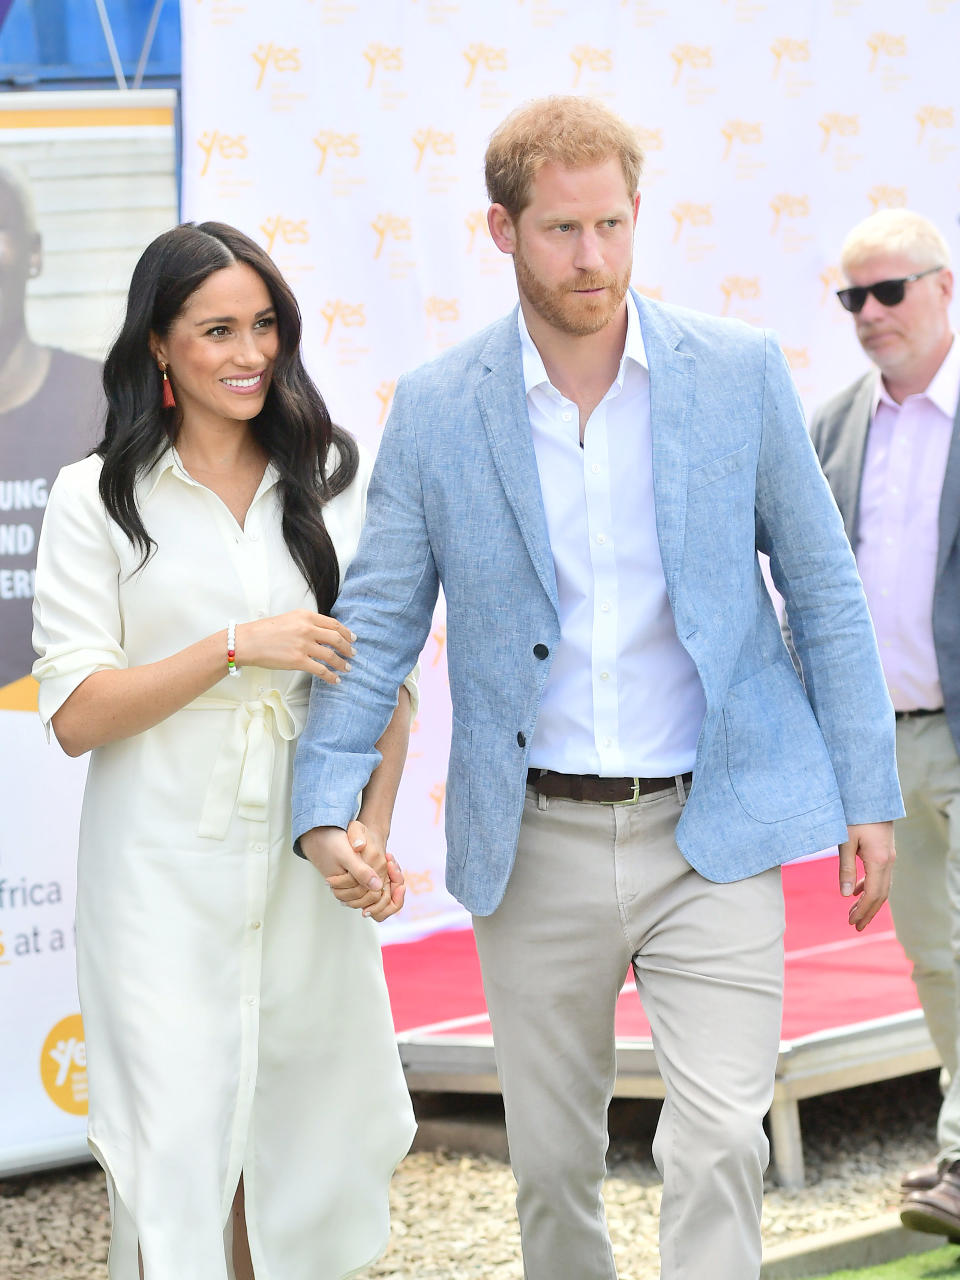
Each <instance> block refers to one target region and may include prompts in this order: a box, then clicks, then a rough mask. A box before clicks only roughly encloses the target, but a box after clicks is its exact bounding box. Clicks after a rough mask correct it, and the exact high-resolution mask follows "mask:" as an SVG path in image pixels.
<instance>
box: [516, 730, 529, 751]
mask: <svg viewBox="0 0 960 1280" xmlns="http://www.w3.org/2000/svg"><path fill="white" fill-rule="evenodd" d="M526 745H527V735H526V734H525V733H524V732H523V730H522V729H521V730H520V732H519V733H518V734H517V746H518V747H525V746H526Z"/></svg>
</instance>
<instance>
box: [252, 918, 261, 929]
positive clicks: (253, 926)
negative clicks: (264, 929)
mask: <svg viewBox="0 0 960 1280" xmlns="http://www.w3.org/2000/svg"><path fill="white" fill-rule="evenodd" d="M250 928H251V929H259V928H260V921H259V920H254V922H253V923H252V924H251V926H250Z"/></svg>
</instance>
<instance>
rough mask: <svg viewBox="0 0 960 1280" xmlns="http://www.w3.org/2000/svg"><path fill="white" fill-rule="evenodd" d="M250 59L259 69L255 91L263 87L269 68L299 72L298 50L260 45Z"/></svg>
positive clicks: (272, 45)
mask: <svg viewBox="0 0 960 1280" xmlns="http://www.w3.org/2000/svg"><path fill="white" fill-rule="evenodd" d="M251 57H252V58H253V60H254V62H255V63H256V64H257V66H258V67H259V68H260V71H259V74H258V75H257V83H256V85H255V88H257V89H259V88H260V87H261V86H262V85H263V81H264V77H265V76H266V74H267V71H268V70H269V69H270V67H273V69H274V71H299V70H300V65H301V64H300V50H299V49H281V48H279V47H278V46H277V45H275V44H261V45H258V46H257V48H256V49H255V50H254V51H253V53H252V54H251Z"/></svg>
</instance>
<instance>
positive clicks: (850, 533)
mask: <svg viewBox="0 0 960 1280" xmlns="http://www.w3.org/2000/svg"><path fill="white" fill-rule="evenodd" d="M875 390H876V379H875V377H874V376H873V374H868V375H867V376H866V377H865V378H863V379H861V381H860V382H859V383H858V384H857V387H856V390H855V391H854V394H853V399H852V400H851V401H850V407H849V409H847V411H846V412H845V413H844V414H843V415H842V417H841V418H840V420H839V421H838V428H839V431H840V435H839V438H838V441H837V453H836V454H835V461H834V462H833V463H832V464H831V465H830V467H829V471H828V475H829V478H830V487H831V489H832V490H833V497H834V501H835V502H836V504H837V507H838V508H839V510H840V514H841V516H842V517H843V527H844V529H845V530H846V534H847V538H848V539H849V541H850V545H851V546H852V547H855V546H856V545H857V542H856V539H857V521H858V519H859V514H860V481H861V479H862V477H863V458H864V454H865V453H866V450H867V433H868V432H869V430H870V419H871V416H872V413H873V396H874V392H875Z"/></svg>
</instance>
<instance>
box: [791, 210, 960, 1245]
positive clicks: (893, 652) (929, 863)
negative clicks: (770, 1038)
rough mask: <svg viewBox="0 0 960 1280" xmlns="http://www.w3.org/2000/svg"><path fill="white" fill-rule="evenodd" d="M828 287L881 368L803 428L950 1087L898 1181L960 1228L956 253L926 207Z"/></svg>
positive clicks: (900, 891)
mask: <svg viewBox="0 0 960 1280" xmlns="http://www.w3.org/2000/svg"><path fill="white" fill-rule="evenodd" d="M841 264H842V267H843V271H844V274H845V276H846V277H847V280H848V282H849V283H848V285H847V287H846V288H844V289H840V290H839V291H838V293H837V297H838V298H839V300H840V303H841V304H842V306H844V307H845V308H846V309H847V311H849V312H851V313H852V315H853V322H854V325H855V326H856V331H857V337H858V338H859V340H860V344H861V346H862V347H863V349H864V351H865V352H866V353H867V355H868V356H869V357H870V359H871V360H872V361H873V363H874V364H875V365H876V366H877V368H876V370H872V371H871V372H870V373H867V374H865V375H864V376H863V377H862V378H860V379H859V380H858V381H857V382H855V383H853V385H852V386H850V387H847V388H846V390H844V391H841V392H840V394H839V395H837V396H835V397H834V399H833V400H831V401H830V402H829V403H828V404H826V405H825V406H824V407H823V408H822V409H821V410H820V411H819V412H818V413H816V414H815V415H814V418H813V422H812V424H811V435H812V437H813V442H814V445H815V447H816V449H817V453H818V454H819V456H820V462H821V465H822V466H823V470H824V472H825V474H826V476H827V479H828V480H829V481H830V484H831V487H832V488H833V492H834V496H835V497H836V500H837V505H838V506H839V508H840V511H841V514H842V515H843V518H844V524H845V526H846V530H847V534H848V536H849V538H850V541H851V543H852V544H853V547H854V550H855V552H856V555H857V565H858V567H859V570H860V575H861V578H862V579H863V585H864V590H865V592H866V596H867V603H868V605H869V607H870V612H871V614H872V616H873V621H874V626H875V628H876V632H877V639H878V640H879V642H880V655H881V659H882V662H883V667H884V673H885V675H886V678H887V685H888V688H889V691H890V696H891V699H892V701H893V705H894V708H895V709H896V715H897V761H898V767H899V771H900V782H901V786H902V789H903V799H904V804H905V805H906V810H907V816H906V817H905V818H903V819H902V820H901V821H900V822H899V823H898V824H897V829H896V844H897V853H898V865H897V874H896V876H895V877H894V885H893V888H892V890H891V894H890V905H891V908H892V910H893V918H894V923H895V925H896V930H897V936H898V938H899V939H900V942H901V943H902V945H903V948H904V950H905V951H906V953H907V955H908V957H909V958H910V960H911V962H912V964H913V979H914V982H915V983H916V986H917V993H918V995H919V997H920V1002H921V1004H922V1005H923V1011H924V1014H925V1016H926V1020H927V1025H928V1026H929V1028H930V1034H931V1036H932V1038H933V1041H934V1043H935V1045H936V1047H937V1050H938V1052H939V1053H940V1055H941V1057H942V1059H943V1063H944V1066H945V1068H946V1071H947V1073H948V1074H949V1076H950V1079H951V1084H950V1088H949V1090H948V1092H947V1094H946V1097H945V1098H944V1102H943V1105H942V1108H941V1111H940V1119H939V1124H938V1145H939V1148H940V1150H939V1157H938V1159H937V1161H932V1162H931V1163H930V1164H929V1165H925V1166H923V1167H922V1168H920V1169H916V1170H913V1171H912V1172H911V1173H908V1174H907V1175H906V1176H905V1177H904V1179H903V1184H902V1185H903V1188H904V1203H903V1206H902V1210H901V1217H902V1219H903V1221H904V1223H905V1224H906V1225H907V1226H909V1227H912V1228H913V1229H915V1230H919V1231H930V1232H933V1233H936V1234H940V1235H943V1234H948V1235H950V1236H956V1237H960V1073H958V1071H957V1059H958V1029H960V1019H958V990H957V983H956V978H955V973H956V972H957V965H958V962H960V953H958V952H960V758H958V755H957V748H958V746H960V539H958V531H960V405H958V401H960V342H958V341H956V337H955V335H954V333H953V331H952V329H951V326H950V318H949V314H948V312H949V306H950V301H951V298H952V295H953V275H952V273H951V271H950V254H949V250H948V248H947V245H946V243H945V241H944V239H943V236H942V235H941V234H940V232H939V231H938V230H937V228H936V227H935V226H934V225H933V224H932V223H931V222H929V221H928V220H927V219H926V218H923V217H920V215H919V214H916V213H911V212H908V211H907V210H903V209H895V210H885V211H883V212H881V213H876V214H874V215H873V216H872V217H870V218H867V219H866V220H865V221H864V222H861V223H860V224H859V225H858V226H856V227H854V229H853V230H852V231H851V232H850V234H849V235H848V236H847V239H846V241H845V242H844V245H843V250H842V253H841Z"/></svg>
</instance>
